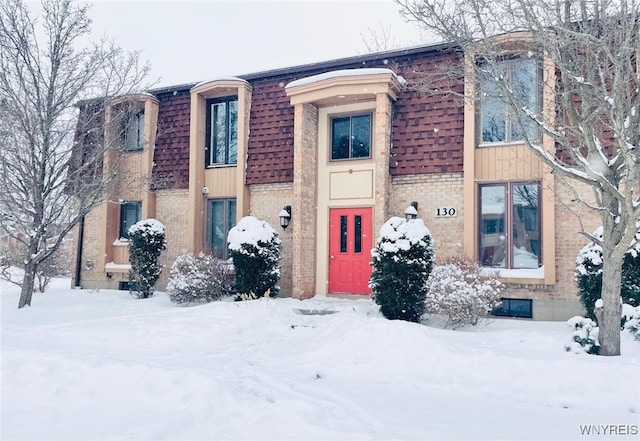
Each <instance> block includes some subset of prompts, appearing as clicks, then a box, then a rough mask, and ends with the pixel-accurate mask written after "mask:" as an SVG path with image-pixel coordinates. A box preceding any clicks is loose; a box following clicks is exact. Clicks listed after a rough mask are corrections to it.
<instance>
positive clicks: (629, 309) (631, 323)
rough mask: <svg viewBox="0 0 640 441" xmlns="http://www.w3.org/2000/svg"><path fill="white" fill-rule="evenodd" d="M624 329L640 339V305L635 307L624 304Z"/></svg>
mask: <svg viewBox="0 0 640 441" xmlns="http://www.w3.org/2000/svg"><path fill="white" fill-rule="evenodd" d="M622 323H623V329H625V330H627V331H629V332H630V333H631V335H633V337H634V338H635V339H636V340H638V341H640V306H636V307H633V306H631V305H628V304H626V303H625V304H623V305H622Z"/></svg>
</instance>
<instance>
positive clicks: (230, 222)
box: [227, 199, 236, 233]
mask: <svg viewBox="0 0 640 441" xmlns="http://www.w3.org/2000/svg"><path fill="white" fill-rule="evenodd" d="M235 224H236V200H235V199H229V213H228V214H227V233H228V232H229V230H230V229H232V228H233V227H234V226H235Z"/></svg>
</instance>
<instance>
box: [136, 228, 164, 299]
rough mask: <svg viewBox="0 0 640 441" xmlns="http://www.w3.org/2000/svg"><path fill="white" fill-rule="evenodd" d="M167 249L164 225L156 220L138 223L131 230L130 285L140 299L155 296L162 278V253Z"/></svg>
mask: <svg viewBox="0 0 640 441" xmlns="http://www.w3.org/2000/svg"><path fill="white" fill-rule="evenodd" d="M166 248H167V242H166V239H165V234H164V225H162V223H160V222H159V221H157V220H155V219H146V220H141V221H139V222H137V223H136V224H134V225H132V226H131V227H130V228H129V262H130V263H131V269H130V270H129V284H130V286H131V289H132V290H131V291H130V292H131V294H132V295H133V296H135V297H137V298H139V299H146V298H148V297H151V296H152V295H153V287H154V285H155V284H156V282H157V281H158V277H160V273H161V272H162V265H160V263H159V262H158V259H159V258H160V253H161V252H162V251H163V250H165V249H166Z"/></svg>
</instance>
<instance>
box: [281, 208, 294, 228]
mask: <svg viewBox="0 0 640 441" xmlns="http://www.w3.org/2000/svg"><path fill="white" fill-rule="evenodd" d="M278 216H280V226H281V227H282V229H283V230H286V229H287V227H288V226H289V223H290V222H291V205H285V206H284V208H283V209H282V210H281V211H280V214H279V215H278Z"/></svg>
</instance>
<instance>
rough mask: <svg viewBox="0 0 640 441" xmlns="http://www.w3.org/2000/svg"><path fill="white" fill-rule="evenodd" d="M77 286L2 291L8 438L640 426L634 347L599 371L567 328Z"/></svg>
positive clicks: (446, 435)
mask: <svg viewBox="0 0 640 441" xmlns="http://www.w3.org/2000/svg"><path fill="white" fill-rule="evenodd" d="M69 286H70V280H69V279H68V278H64V279H55V280H54V281H53V282H52V288H51V289H50V290H49V291H47V292H46V293H44V294H38V293H36V294H34V298H33V306H32V307H31V308H25V309H22V310H18V309H17V308H16V306H17V303H18V297H19V290H18V288H17V287H14V286H12V285H9V284H6V283H4V282H3V284H0V293H1V296H0V300H1V301H2V304H1V308H2V309H1V318H2V321H1V326H2V340H1V345H2V359H1V362H2V365H1V368H2V379H1V381H2V383H1V386H2V406H1V412H2V415H1V417H2V419H1V423H2V424H1V436H0V437H1V438H2V439H7V440H25V439H31V440H54V439H56V440H89V439H101V440H128V439H130V440H203V439H208V440H211V439H218V440H221V439H225V440H312V439H314V440H315V439H321V440H355V439H362V440H364V439H369V440H388V439H401V440H426V439H437V440H494V439H509V440H522V439H526V440H531V439H549V440H551V439H562V440H572V439H574V440H578V439H585V437H584V436H583V435H581V429H580V425H586V424H596V425H597V424H624V425H633V424H635V425H637V424H638V414H639V413H640V396H639V394H638V388H637V384H636V382H635V379H637V375H638V369H639V368H640V343H639V342H636V341H634V340H633V339H631V338H630V335H629V336H627V335H625V334H628V333H625V334H623V337H624V338H623V340H622V352H623V355H622V356H621V357H596V356H590V355H587V354H584V353H582V354H573V353H571V352H566V351H565V349H564V345H565V343H566V342H567V340H568V339H569V336H570V332H571V330H570V329H569V328H568V326H567V324H566V322H532V321H518V320H503V319H499V320H495V321H493V322H492V323H490V324H489V325H486V326H479V327H475V328H463V329H461V330H458V331H448V330H443V329H438V328H434V327H429V326H425V325H419V324H412V323H407V322H401V321H389V320H386V319H384V318H382V317H381V315H380V314H379V313H378V310H377V307H376V305H374V304H373V303H372V302H371V301H370V300H358V301H353V300H339V299H327V298H313V299H310V300H305V301H298V300H294V299H262V300H255V301H247V302H229V301H221V302H213V303H209V304H204V305H199V306H194V307H177V306H174V305H173V304H171V303H170V301H169V299H168V297H167V296H166V294H164V293H156V295H154V297H152V298H150V299H145V300H137V299H134V298H132V297H131V296H130V295H129V294H128V293H127V292H123V291H110V290H101V291H95V290H72V289H70V288H69ZM300 311H314V312H315V313H313V314H303V313H300ZM334 311H335V313H330V312H334ZM628 337H629V338H628ZM615 438H616V439H619V438H620V437H615ZM598 439H607V437H603V436H599V437H598ZM609 439H611V438H609Z"/></svg>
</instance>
